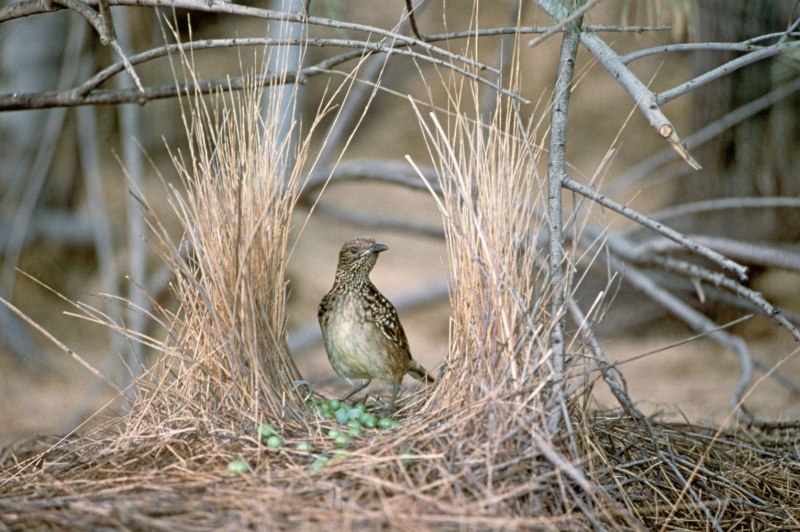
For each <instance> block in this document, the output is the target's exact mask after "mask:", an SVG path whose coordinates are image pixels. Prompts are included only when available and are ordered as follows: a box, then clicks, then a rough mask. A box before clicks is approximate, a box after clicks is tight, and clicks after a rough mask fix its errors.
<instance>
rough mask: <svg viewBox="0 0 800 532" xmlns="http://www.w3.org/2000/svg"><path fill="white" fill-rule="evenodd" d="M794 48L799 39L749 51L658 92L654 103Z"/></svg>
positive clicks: (680, 94)
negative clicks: (673, 86)
mask: <svg viewBox="0 0 800 532" xmlns="http://www.w3.org/2000/svg"><path fill="white" fill-rule="evenodd" d="M796 48H800V41H790V42H781V43H778V44H774V45H772V46H767V47H766V48H762V49H760V50H757V51H755V52H751V53H749V54H747V55H744V56H742V57H738V58H736V59H734V60H732V61H728V62H727V63H725V64H724V65H720V66H718V67H717V68H715V69H713V70H710V71H708V72H705V73H703V74H702V75H700V76H697V77H696V78H694V79H690V80H689V81H687V82H685V83H682V84H680V85H678V86H677V87H675V88H672V89H670V90H668V91H664V92H662V93H660V94H658V95H657V96H656V103H657V104H658V105H664V104H665V103H667V102H669V101H672V100H674V99H675V98H678V97H680V96H683V95H684V94H686V93H689V92H691V91H693V90H695V89H698V88H700V87H702V86H703V85H706V84H708V83H710V82H712V81H714V80H715V79H717V78H721V77H722V76H727V75H728V74H730V73H731V72H735V71H736V70H739V69H740V68H743V67H745V66H747V65H749V64H752V63H756V62H758V61H763V60H764V59H769V58H770V57H774V56H776V55H779V54H782V53H784V52H787V51H789V50H793V49H796Z"/></svg>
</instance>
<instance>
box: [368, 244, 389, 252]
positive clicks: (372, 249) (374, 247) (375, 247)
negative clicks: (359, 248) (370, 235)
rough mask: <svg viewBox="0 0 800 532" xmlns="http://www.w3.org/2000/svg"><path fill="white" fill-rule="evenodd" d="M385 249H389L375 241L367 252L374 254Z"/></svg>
mask: <svg viewBox="0 0 800 532" xmlns="http://www.w3.org/2000/svg"><path fill="white" fill-rule="evenodd" d="M387 249H389V246H386V245H384V244H378V243H377V242H376V243H374V244H372V246H370V248H369V250H368V251H369V253H372V254H376V253H380V252H381V251H386V250H387Z"/></svg>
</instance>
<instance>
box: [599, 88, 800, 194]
mask: <svg viewBox="0 0 800 532" xmlns="http://www.w3.org/2000/svg"><path fill="white" fill-rule="evenodd" d="M797 91H800V78H798V79H795V80H793V81H790V82H788V83H785V84H783V85H781V86H780V87H777V88H775V89H773V90H771V91H770V92H768V93H767V94H765V95H764V96H761V97H759V98H756V99H755V100H753V101H751V102H748V103H746V104H745V105H742V106H741V107H739V108H737V109H735V110H733V111H731V112H730V113H727V114H726V115H724V116H723V117H722V118H719V119H717V120H714V121H713V122H711V123H710V124H708V125H707V126H705V127H703V128H702V129H700V130H698V131H695V132H694V133H692V134H691V135H689V136H688V137H686V147H687V148H688V149H690V150H691V149H694V148H696V147H698V146H702V145H703V144H705V143H706V142H708V141H709V140H711V139H713V138H715V137H717V136H718V135H720V134H721V133H723V132H725V131H728V130H729V129H730V128H732V127H733V126H735V125H736V124H739V123H741V122H744V121H745V120H747V119H748V118H750V117H751V116H754V115H756V114H758V113H760V112H762V111H764V110H765V109H768V108H769V107H772V106H773V105H775V104H776V103H777V102H779V101H781V100H782V99H784V98H786V97H787V96H791V95H792V94H794V93H795V92H797ZM674 157H675V152H674V151H672V150H669V149H667V150H663V151H660V152H658V153H655V154H653V155H651V156H650V157H648V158H647V159H645V160H644V161H642V162H641V163H639V164H637V165H635V166H633V167H631V168H629V169H628V170H626V171H625V172H624V173H622V174H621V175H620V176H619V177H617V179H615V180H614V182H613V183H612V184H611V185H610V186H609V187H608V188H607V190H608V192H609V193H612V194H613V193H614V192H617V191H619V190H622V189H623V188H625V187H626V186H628V185H630V184H632V183H633V182H635V181H637V180H639V179H641V178H647V179H648V180H652V181H656V180H657V179H658V177H660V176H658V174H655V170H656V169H657V168H658V167H660V166H662V165H663V164H665V163H667V162H669V161H671V160H673V159H674ZM681 168H683V166H682V167H681ZM661 178H662V179H663V177H661Z"/></svg>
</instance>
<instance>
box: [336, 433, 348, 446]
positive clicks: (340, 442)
mask: <svg viewBox="0 0 800 532" xmlns="http://www.w3.org/2000/svg"><path fill="white" fill-rule="evenodd" d="M348 443H350V436H348V435H347V434H337V435H336V436H335V437H334V438H333V444H334V445H336V447H346V446H347V444H348Z"/></svg>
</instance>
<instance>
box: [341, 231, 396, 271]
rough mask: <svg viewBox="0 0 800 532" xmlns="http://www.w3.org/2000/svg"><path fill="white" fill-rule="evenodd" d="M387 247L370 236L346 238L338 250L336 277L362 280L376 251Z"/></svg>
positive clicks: (372, 263)
mask: <svg viewBox="0 0 800 532" xmlns="http://www.w3.org/2000/svg"><path fill="white" fill-rule="evenodd" d="M387 249H389V248H388V247H387V246H385V245H383V244H379V243H378V242H376V241H375V240H374V239H372V238H367V237H360V238H354V239H352V240H348V241H347V242H345V243H344V245H343V246H342V249H341V251H339V265H338V266H337V268H336V279H337V280H340V281H345V280H350V281H351V282H352V281H355V282H363V281H365V280H366V279H367V278H368V277H369V272H371V271H372V268H373V266H375V262H376V261H377V260H378V253H380V252H381V251H386V250H387Z"/></svg>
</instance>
